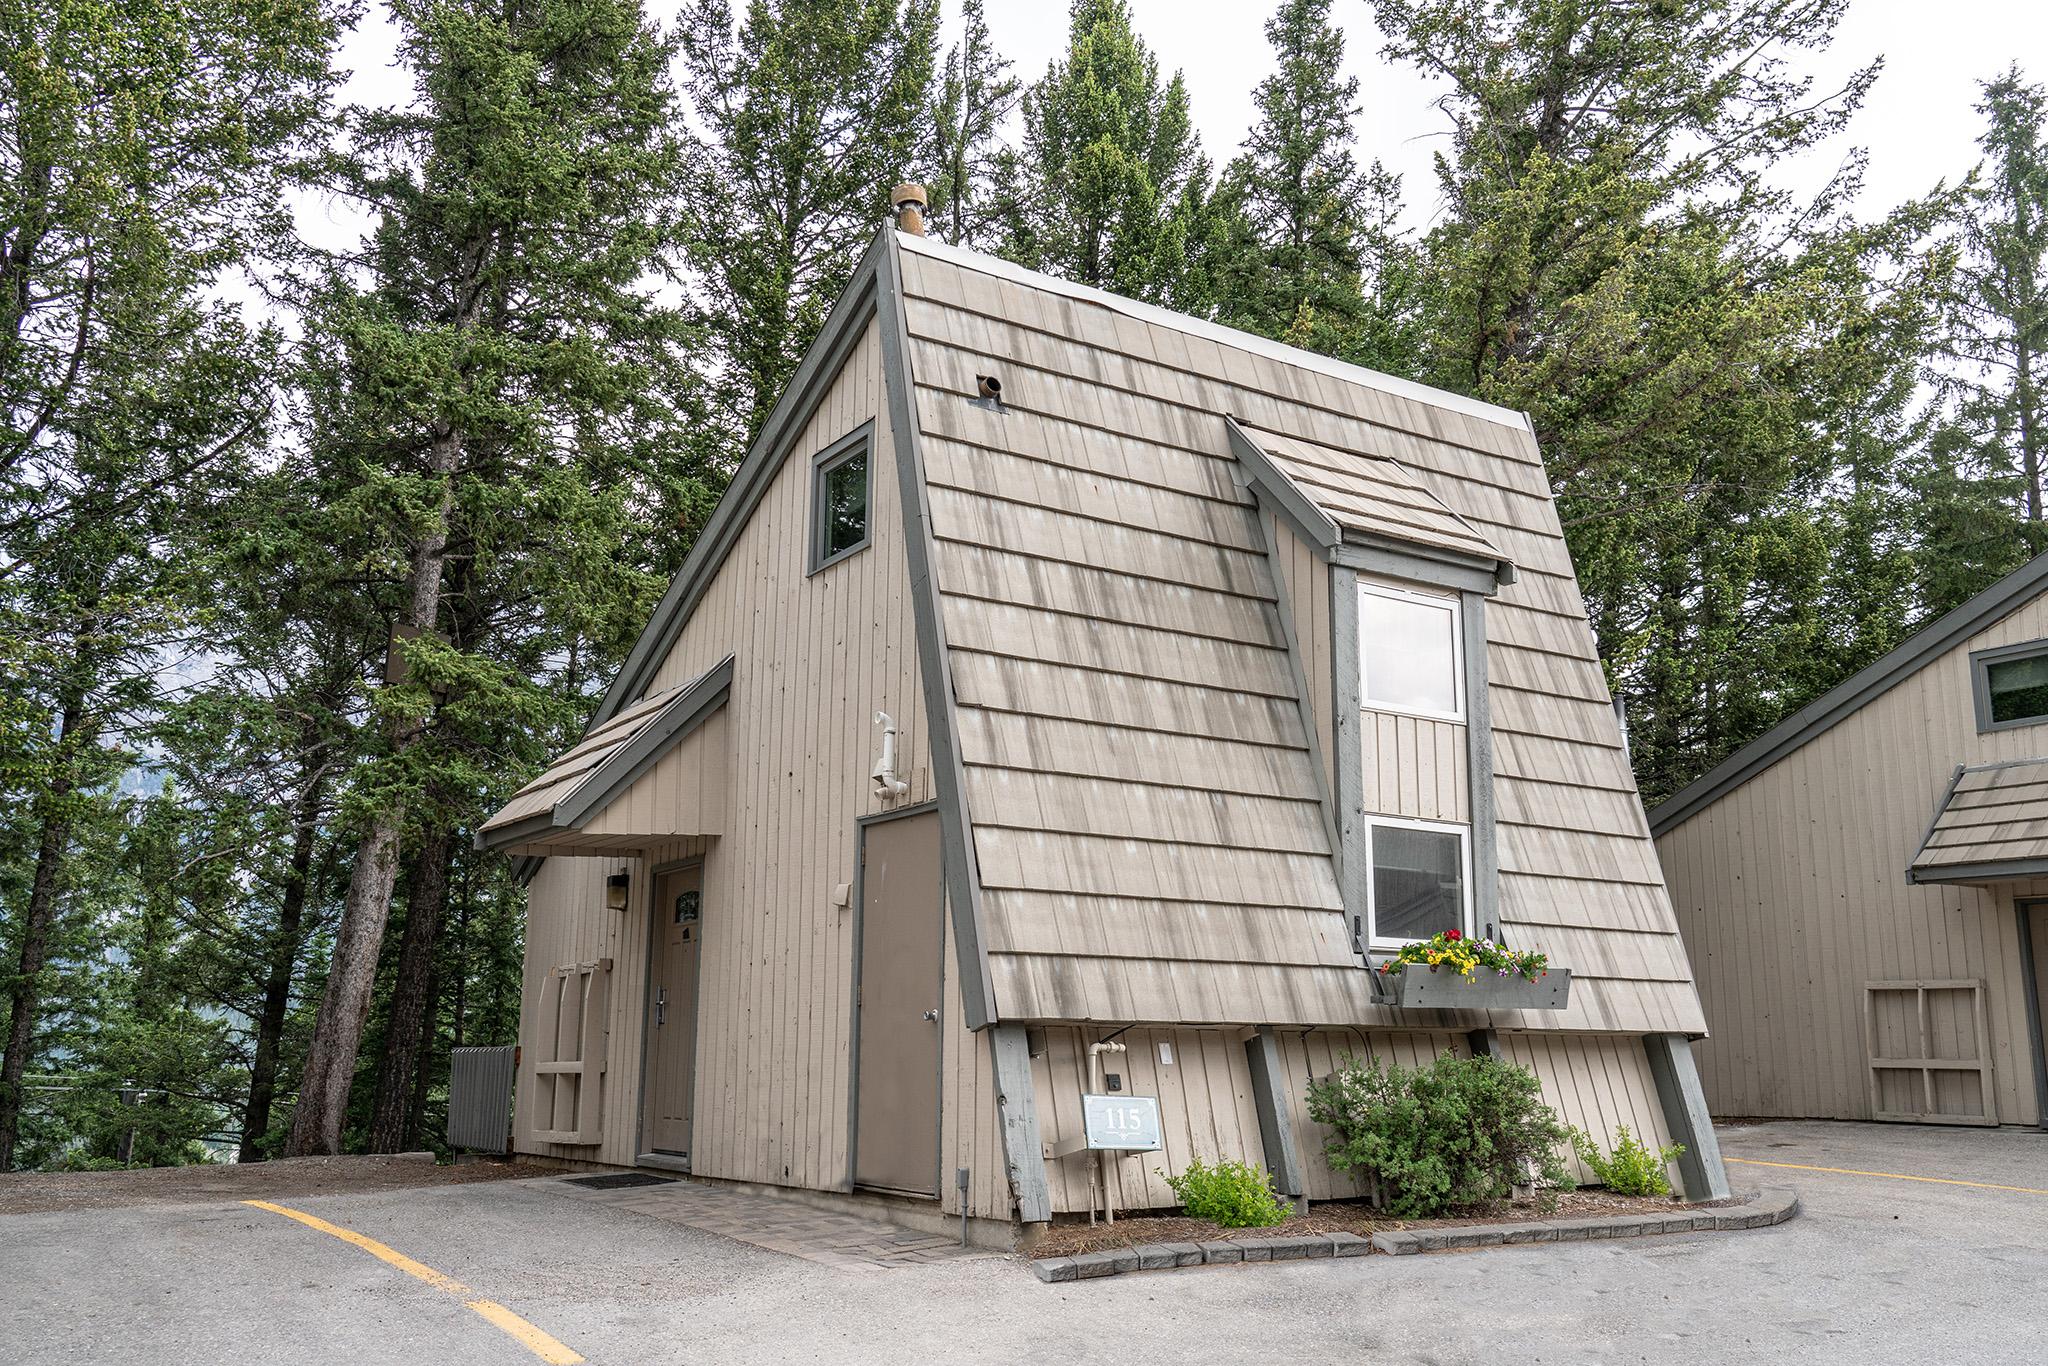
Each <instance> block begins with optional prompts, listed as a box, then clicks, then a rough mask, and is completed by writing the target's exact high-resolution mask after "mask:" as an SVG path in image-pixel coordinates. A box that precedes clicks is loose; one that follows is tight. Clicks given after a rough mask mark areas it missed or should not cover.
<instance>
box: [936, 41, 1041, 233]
mask: <svg viewBox="0 0 2048 1366" xmlns="http://www.w3.org/2000/svg"><path fill="white" fill-rule="evenodd" d="M961 25H962V28H961V35H960V41H959V42H957V43H955V44H954V45H953V47H952V49H951V50H950V51H948V52H947V53H946V62H945V66H944V68H943V70H942V71H941V72H940V73H939V83H938V98H937V101H936V103H935V104H934V106H933V109H932V118H931V123H930V128H929V130H928V134H927V136H928V140H929V145H928V146H927V147H926V148H925V151H924V161H925V163H926V165H927V166H928V168H929V170H928V176H929V180H930V184H929V186H928V189H929V190H930V193H931V222H932V226H933V228H934V229H935V230H936V231H937V232H938V233H939V234H940V235H942V236H943V237H944V239H945V240H946V241H948V242H951V243H953V244H954V245H955V246H962V247H973V248H975V249H977V250H986V249H988V248H990V247H992V246H994V245H996V242H997V233H998V230H999V228H1000V227H1001V220H1002V215H1001V204H1002V189H1003V186H1004V185H1005V184H1007V182H1008V178H1009V176H1010V174H1011V173H1012V171H1013V170H1014V167H1015V159H1014V157H1013V156H1011V155H1009V153H1008V149H1007V148H1003V147H1001V146H1000V145H999V138H1000V135H1001V132H1002V127H1003V123H1004V121H1005V120H1006V119H1008V118H1009V116H1010V114H1011V112H1012V111H1013V110H1015V109H1016V107H1017V102H1018V100H1019V99H1020V98H1021V97H1022V94H1023V89H1024V86H1023V82H1021V81H1019V80H1018V79H1017V78H1016V77H1014V76H1012V75H1011V74H1010V62H1009V60H1008V59H1007V58H1005V57H1004V56H1003V55H1002V54H1001V53H1000V52H998V51H996V47H995V42H994V40H993V39H992V38H991V37H990V36H989V31H988V21H987V20H986V19H985V18H984V17H983V15H982V0H965V3H964V4H963V5H962V7H961Z"/></svg>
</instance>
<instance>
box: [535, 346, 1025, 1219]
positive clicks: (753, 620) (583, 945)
mask: <svg viewBox="0 0 2048 1366" xmlns="http://www.w3.org/2000/svg"><path fill="white" fill-rule="evenodd" d="M884 409H885V405H884V403H883V398H882V372H881V366H880V358H879V341H878V336H877V331H876V329H875V327H874V325H873V324H872V322H871V323H870V324H869V325H868V329H867V332H866V335H865V336H864V337H863V338H862V340H861V341H860V342H859V343H858V345H857V346H856V347H855V348H854V350H853V352H852V354H851V355H850V356H849V358H848V360H847V363H846V365H845V367H844V369H843V372H842V374H841V376H840V378H839V379H838V380H837V381H836V382H835V383H834V385H833V386H832V388H831V389H830V390H829V392H828V393H827V394H826V396H825V397H824V399H823V400H822V401H821V403H820V404H819V407H818V409H817V411H816V412H815V413H814V414H813V415H812V416H811V418H810V419H809V421H808V423H807V424H806V426H805V428H804V430H803V433H802V434H801V436H799V437H798V438H797V440H796V441H795V443H794V445H793V447H792V450H791V453H790V455H789V457H788V459H787V460H786V461H785V463H784V464H783V465H782V467H781V469H780V471H779V473H778V474H777V475H776V476H775V478H774V481H773V483H772V484H771V485H770V487H769V489H768V491H767V493H766V494H765V496H764V497H763V500H762V502H761V505H760V507H759V508H758V509H757V510H756V511H755V513H754V515H753V517H752V518H750V519H749V520H748V522H747V524H746V527H745V529H744V530H743V531H742V532H741V533H740V535H739V538H738V540H737V541H736V543H735V544H734V546H733V548H732V551H731V553H730V554H729V555H728V557H727V558H726V560H725V562H724V564H723V566H722V567H721V568H720V570H719V571H718V574H717V576H716V578H715V579H714V581H713V583H712V584H711V587H710V589H709V590H708V591H707V592H706V594H705V595H704V597H703V599H702V601H701V602H700V603H699V604H698V605H697V608H696V610H695V611H694V612H693V613H692V614H691V616H690V618H689V620H688V621H687V622H686V623H684V624H683V626H682V627H681V629H680V632H679V633H678V635H677V637H676V640H675V643H674V645H673V646H672V648H671V649H670V650H669V652H668V655H667V657H666V659H665V660H664V662H663V663H662V665H661V667H660V669H659V670H658V671H657V673H656V675H655V677H654V679H653V681H652V683H651V685H650V688H651V690H652V691H655V692H659V691H662V690H666V689H670V688H673V687H676V686H678V685H680V684H683V683H685V682H687V681H689V680H690V679H692V678H694V677H696V676H697V675H699V674H701V673H702V672H703V671H704V670H705V669H707V668H708V667H710V666H711V665H713V664H715V663H717V662H718V661H719V660H720V659H722V658H723V657H724V656H726V655H727V654H731V655H733V656H734V657H735V660H736V664H735V668H734V673H733V683H732V695H731V698H730V700H729V701H728V702H727V704H726V707H725V709H724V718H723V720H722V721H719V720H714V721H712V722H709V723H707V724H706V726H705V727H703V728H702V734H704V735H706V736H709V735H710V734H711V733H713V729H714V727H718V728H720V729H722V732H723V737H724V738H723V744H724V746H725V748H726V749H727V750H728V754H727V755H726V758H725V762H726V764H727V766H728V776H727V781H726V783H725V787H726V790H727V791H728V792H729V793H730V796H729V798H728V801H729V803H730V805H729V808H728V810H727V813H726V819H727V821H728V824H727V826H726V827H725V833H724V834H723V835H722V836H720V837H719V838H717V839H715V840H711V841H708V842H703V841H699V842H697V846H698V847H703V848H706V849H708V854H707V858H706V863H705V873H704V928H703V935H704V938H703V949H702V953H703V959H702V978H701V986H700V992H699V997H698V1009H699V1012H700V1013H699V1025H698V1044H697V1050H698V1051H697V1073H696V1088H697V1090H696V1114H697V1116H698V1120H697V1124H696V1132H695V1136H694V1146H693V1151H692V1155H691V1156H692V1164H693V1166H694V1168H695V1170H697V1171H699V1172H703V1173H706V1174H708V1175H712V1176H719V1177H728V1178H732V1179H737V1180H748V1181H762V1182H772V1183H777V1184H785V1185H795V1186H807V1187H812V1188H819V1189H836V1188H839V1187H842V1186H844V1185H845V1184H846V1181H847V1176H848V1173H847V1171H846V1158H847V1133H848V1109H847V1106H848V1094H849V1087H848V1063H849V1057H850V1026H851V1019H852V1013H853V1002H852V995H851V993H852V982H853V973H852V951H853V916H852V912H851V910H850V909H841V908H840V907H837V906H834V905H833V904H832V895H833V890H834V888H835V886H836V885H838V884H841V883H848V884H850V883H851V882H853V880H854V859H855V838H856V836H855V825H854V823H855V820H856V818H858V817H860V816H862V815H866V814H870V813H873V812H877V811H881V810H885V809H897V808H900V807H904V806H909V805H914V804H916V803H919V802H923V801H927V800H930V799H931V798H932V797H933V795H934V791H933V785H932V776H931V771H930V763H929V758H928V745H927V740H926V736H927V731H926V722H925V715H924V703H923V697H922V682H921V678H920V675H919V671H918V663H917V649H916V640H915V630H914V626H913V622H912V619H911V610H910V598H909V593H908V587H907V583H906V578H907V569H906V561H905V558H904V553H903V543H902V535H903V523H902V516H901V505H900V499H899V498H898V496H897V492H896V480H895V477H894V463H893V462H894V451H895V446H894V443H893V442H892V440H891V438H890V433H889V431H888V416H887V413H886V412H885V410H884ZM871 418H872V419H875V420H876V422H877V424H878V428H879V430H878V431H877V434H876V441H875V446H874V451H875V455H874V457H873V459H874V460H875V462H876V468H875V470H874V471H873V484H872V490H873V493H872V498H871V501H870V509H871V510H870V516H871V518H872V519H873V520H872V524H871V529H872V543H871V544H870V546H869V547H868V549H866V550H864V551H861V552H859V553H857V554H854V555H851V556H849V557H847V558H846V559H844V560H842V561H840V562H838V563H836V564H833V565H832V566H830V567H829V568H827V569H825V570H823V571H822V572H820V573H817V574H814V575H807V574H806V572H805V570H806V568H807V567H808V561H807V556H806V551H807V546H808V540H807V538H808V535H809V532H810V493H811V488H810V480H811V468H810V460H809V456H810V455H811V454H812V453H814V452H815V451H818V450H822V449H823V448H824V447H826V446H827V445H829V444H830V443H831V442H832V441H834V440H836V439H837V438H839V437H840V436H843V435H845V434H846V433H847V432H849V431H852V430H853V429H854V428H856V427H858V426H859V425H860V424H861V423H863V422H865V421H868V420H869V419H871ZM876 711H887V712H889V713H891V714H892V715H893V716H894V717H895V718H896V721H897V724H898V726H899V728H900V731H899V736H898V741H897V767H898V770H899V771H900V772H901V773H902V774H903V776H904V777H905V779H906V780H907V781H908V782H909V783H910V791H909V792H908V793H907V794H906V795H905V796H903V797H901V798H899V799H897V800H896V801H893V802H889V803H886V804H885V803H883V802H880V801H878V800H877V799H876V798H875V797H874V796H873V794H872V792H871V789H870V785H869V782H868V777H867V775H868V770H869V768H870V767H871V766H872V764H873V763H874V759H875V756H876V754H877V753H878V752H879V746H880V742H881V736H880V732H879V731H878V730H877V729H876V727H875V725H874V723H873V716H874V713H875V712H876ZM692 738H693V739H695V738H697V737H694V736H693V737H692ZM676 776H677V778H678V781H681V779H682V775H681V774H680V773H678V774H677V775H676ZM649 780H652V781H653V782H655V783H656V784H657V786H659V784H661V783H662V782H663V781H665V779H664V770H663V769H662V767H661V766H659V765H657V766H656V768H655V769H654V770H652V771H650V773H649V774H648V775H646V777H645V778H643V782H646V781H649ZM636 786H638V785H636ZM656 795H657V797H658V796H659V794H658V793H657V794H656ZM637 799H638V798H637V796H636V795H631V794H629V795H628V796H626V797H622V798H620V800H621V801H633V800H637ZM678 847H680V846H678ZM667 856H668V855H667V854H666V853H665V852H664V851H663V850H659V849H657V850H654V851H649V852H648V853H647V855H646V856H645V857H644V858H642V859H635V860H630V861H625V862H620V863H613V862H611V861H609V860H602V859H554V860H550V861H549V863H548V864H547V865H546V866H545V867H544V868H543V869H542V870H541V872H540V874H539V876H538V877H537V878H536V879H535V881H534V885H533V888H532V890H531V892H530V894H529V898H528V904H529V917H528V918H529V930H528V934H529V947H528V954H527V962H528V973H529V976H530V975H531V974H532V972H533V971H534V967H535V965H536V964H539V965H541V966H542V970H545V965H546V963H548V962H550V961H554V960H556V959H559V961H563V962H568V961H572V960H573V959H574V958H576V957H578V956H580V957H590V956H592V955H594V954H596V953H599V952H603V953H608V954H609V955H610V956H611V957H612V959H613V960H614V965H615V966H614V969H613V978H614V980H613V984H612V986H613V989H612V999H613V1006H612V1012H611V1014H612V1028H613V1031H614V1041H613V1046H612V1050H611V1064H610V1072H609V1076H608V1080H607V1086H608V1093H607V1094H608V1105H607V1109H606V1123H605V1130H604V1137H603V1142H602V1144H601V1145H600V1147H599V1149H598V1151H596V1152H592V1151H591V1150H590V1149H573V1150H558V1149H553V1148H547V1147H542V1148H538V1149H533V1148H529V1149H528V1150H538V1151H549V1152H558V1153H559V1155H562V1156H571V1157H580V1158H595V1159H597V1160H601V1161H606V1162H617V1163H631V1162H632V1161H633V1158H634V1156H635V1155H636V1153H637V1143H638V1135H637V1133H636V1132H635V1129H636V1125H637V1105H638V1098H639V1090H640V1048H641V1033H642V1021H643V1016H644V1010H645V1000H646V989H645V988H646V970H647V928H648V926H647V920H648V912H647V904H648V903H647V900H646V897H647V895H648V892H647V883H648V882H649V881H650V878H649V877H648V875H647V872H646V870H647V869H648V868H650V867H652V866H654V865H655V864H657V863H659V862H660V861H661V860H662V858H663V857H667ZM614 867H618V868H624V869H626V870H628V871H630V872H632V873H633V875H634V892H633V897H634V907H635V909H633V910H631V911H629V912H627V913H625V914H621V913H619V912H617V911H607V910H604V909H603V905H602V900H603V881H604V878H603V872H604V871H607V870H609V869H611V868H614ZM593 907H594V908H593ZM563 955H568V956H566V957H565V956H563ZM949 965H950V959H949ZM951 975H952V974H951V972H950V966H949V972H948V977H949V978H950V977H951ZM948 989H949V990H951V989H952V987H951V984H950V982H949V988H948ZM529 990H531V983H529ZM529 1128H530V1126H529ZM976 1165H977V1167H981V1166H984V1165H986V1164H981V1163H977V1164H976ZM949 1175H950V1173H949Z"/></svg>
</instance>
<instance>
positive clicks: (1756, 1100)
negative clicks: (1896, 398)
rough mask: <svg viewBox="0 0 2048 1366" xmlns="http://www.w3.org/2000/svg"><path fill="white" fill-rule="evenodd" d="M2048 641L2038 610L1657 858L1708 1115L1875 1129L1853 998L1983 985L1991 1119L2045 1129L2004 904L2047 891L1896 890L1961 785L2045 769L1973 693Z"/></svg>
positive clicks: (2020, 734) (1880, 703) (2035, 745)
mask: <svg viewBox="0 0 2048 1366" xmlns="http://www.w3.org/2000/svg"><path fill="white" fill-rule="evenodd" d="M2044 636H2048V599H2036V600H2034V601H2033V602H2031V603H2028V604H2026V605H2025V606H2023V607H2021V608H2019V609H2018V610H2016V611H2014V612H2012V613H2011V614H2010V615H2008V616H2006V617H2005V618H2004V619H2003V620H2001V621H1999V622H1997V623H1996V624H1994V625H1992V626H1990V627H1987V628H1986V629H1985V630H1983V631H1982V632H1980V633H1979V634H1977V635H1976V636H1974V637H1972V638H1970V639H1969V640H1967V641H1964V642H1962V643H1960V644H1958V645H1957V646H1956V647H1955V648H1954V649H1952V650H1950V651H1948V652H1947V653H1946V654H1944V655H1941V656H1940V657H1938V658H1936V659H1934V660H1932V661H1930V662H1929V663H1928V664H1927V665H1926V666H1924V667H1923V668H1921V669H1920V670H1918V671H1917V672H1916V673H1914V674H1913V675H1912V676H1910V677H1908V678H1906V679H1903V680H1901V681H1900V682H1899V683H1897V684H1896V685H1894V686H1893V687H1892V688H1891V689H1890V690H1889V691H1887V692H1885V693H1882V694H1881V695H1879V696H1878V697H1876V698H1875V699H1873V700H1871V701H1870V702H1868V703H1866V704H1865V705H1864V706H1863V707H1861V708H1860V709H1859V710H1857V711H1856V712H1855V713H1853V714H1852V715H1850V716H1848V717H1846V718H1845V719H1843V720H1842V721H1841V722H1840V723H1839V724H1837V725H1835V726H1834V727H1832V728H1831V729H1829V730H1826V731H1824V732H1822V733H1821V734H1819V735H1817V736H1814V737H1813V738H1812V739H1810V740H1809V741H1808V742H1807V743H1806V744H1804V745H1803V746H1801V747H1800V748H1798V749H1795V750H1793V751H1792V752H1791V753H1789V754H1787V755H1786V756H1785V757H1784V758H1782V759H1780V760H1779V761H1778V762H1777V763H1776V764H1774V765H1772V766H1771V767H1769V768H1767V769H1765V770H1764V771H1763V772H1761V773H1759V774H1757V775H1756V776H1755V777H1753V778H1751V779H1750V780H1749V781H1748V782H1746V783H1744V784H1742V785H1741V786H1740V787H1737V788H1735V789H1733V790H1732V791H1730V792H1728V793H1727V794H1725V795H1724V796H1722V797H1721V798H1720V799H1719V800H1718V801H1715V802H1713V803H1712V804H1710V805H1708V806H1706V807H1703V808H1702V809H1701V810H1699V811H1698V812H1696V813H1694V814H1693V815H1692V816H1691V817H1690V818H1689V819H1687V820H1685V821H1683V822H1681V823H1679V824H1678V825H1676V826H1674V827H1672V828H1671V829H1669V830H1667V831H1666V832H1665V833H1664V834H1663V836H1662V837H1661V838H1660V839H1659V840H1658V842H1657V845H1658V850H1659V852H1660V853H1661V854H1662V856H1663V865H1664V872H1665V875H1666V877H1667V878H1669V880H1670V885H1671V894H1672V899H1673V901H1674V902H1675V903H1676V904H1677V907H1678V915H1679V922H1680V924H1681V925H1682V926H1683V928H1684V930H1685V937H1686V943H1687V946H1688V947H1689V948H1690V950H1691V959H1692V964H1693V968H1694V971H1695V972H1696V973H1697V975H1698V979H1699V983H1700V991H1701V994H1702V996H1703V998H1704V1001H1705V1004H1706V1009H1707V1020H1708V1023H1709V1025H1710V1026H1711V1027H1712V1030H1713V1037H1712V1038H1711V1039H1710V1040H1709V1041H1708V1042H1706V1043H1703V1044H1700V1045H1699V1046H1698V1047H1697V1049H1696V1050H1695V1051H1696V1053H1697V1055H1698V1058H1699V1064H1700V1074H1701V1077H1702V1080H1703V1081H1704V1083H1705V1086H1706V1091H1707V1097H1708V1100H1709V1102H1710V1103H1711V1104H1712V1106H1713V1108H1714V1111H1715V1113H1716V1114H1739V1115H1810V1116H1816V1117H1823V1118H1833V1119H1869V1118H1872V1114H1873V1112H1872V1106H1871V1096H1870V1086H1869V1068H1868V1060H1867V1057H1866V1051H1867V1040H1866V1028H1865V1017H1864V1011H1865V1004H1864V998H1865V985H1864V984H1865V983H1866V982H1869V981H1889V980H1899V981H1911V980H1917V979H1929V978H1940V979H1978V978H1981V979H1983V980H1984V981H1985V983H1986V988H1985V993H1986V995H1985V1006H1986V1016H1987V1027H1988V1031H1989V1033H1990V1044H1991V1053H1990V1058H1991V1063H1992V1077H1993V1093H1994V1096H1995V1099H1996V1108H1997V1112H1998V1115H1999V1117H2000V1119H2002V1120H2003V1121H2005V1122H2006V1123H2033V1122H2035V1121H2036V1119H2037V1118H2038V1116H2037V1113H2036V1109H2037V1107H2036V1102H2035V1097H2034V1086H2033V1071H2032V1067H2033V1062H2032V1053H2031V1051H2030V1046H2029V1042H2028V1036H2027V1029H2026V1002H2025V998H2024V996H2023V995H2022V989H2021V980H2020V975H2019V966H2018V957H2019V931H2018V923H2017V921H2016V919H2015V917H2014V913H2013V899H2014V898H2015V897H2016V896H2018V897H2025V896H2029V895H2037V894H2040V893H2043V892H2048V883H2024V882H2021V883H2005V884H2000V885H1990V886H1914V885H1912V884H1910V883H1908V882H1907V881H1906V876H1905V870H1906V866H1907V863H1908V862H1909V860H1911V859H1912V857H1913V853H1914V850H1915V849H1917V848H1918V847H1919V844H1920V841H1921V838H1922V836H1923V835H1924V834H1925V833H1926V831H1927V827H1928V824H1929V822H1930V821H1931V820H1932V819H1933V817H1934V814H1935V809H1936V806H1937V804H1938V803H1939V802H1940V800H1941V797H1942V794H1943V792H1944V791H1945V790H1946V789H1947V787H1948V783H1949V779H1950V778H1951V777H1952V776H1953V774H1954V772H1955V767H1956V765H1958V764H1982V763H1995V762H2000V761H2003V760H2008V759H2027V758H2035V757H2038V756H2039V755H2040V754H2041V753H2042V752H2043V751H2044V749H2048V730H2043V729H2042V728H2040V727H2022V728H2019V729H2014V730H2001V731H1993V732H1990V733H1988V734H1981V735H1980V734H1979V733H1978V732H1977V724H1976V714H1975V711H1974V708H1973V706H1972V701H1971V692H1970V663H1969V654H1970V651H1972V650H1982V649H1988V648H1990V647H1993V646H1998V645H2009V644H2016V643H2019V642H2023V641H2030V640H2037V639H2040V638H2042V637H2044ZM1951 1032H1953V1033H1958V1034H1959V1032H1960V1026H1959V1025H1958V1026H1956V1027H1955V1028H1954V1029H1953V1030H1952V1031H1951ZM1787 1040H1797V1041H1798V1046H1797V1047H1787V1046H1786V1041H1787ZM1951 1043H1953V1044H1954V1045H1955V1046H1956V1047H1960V1046H1961V1043H1960V1039H1959V1038H1958V1039H1955V1040H1951ZM1952 1056H1960V1055H1959V1054H1952ZM1916 1084H1917V1081H1916Z"/></svg>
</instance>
